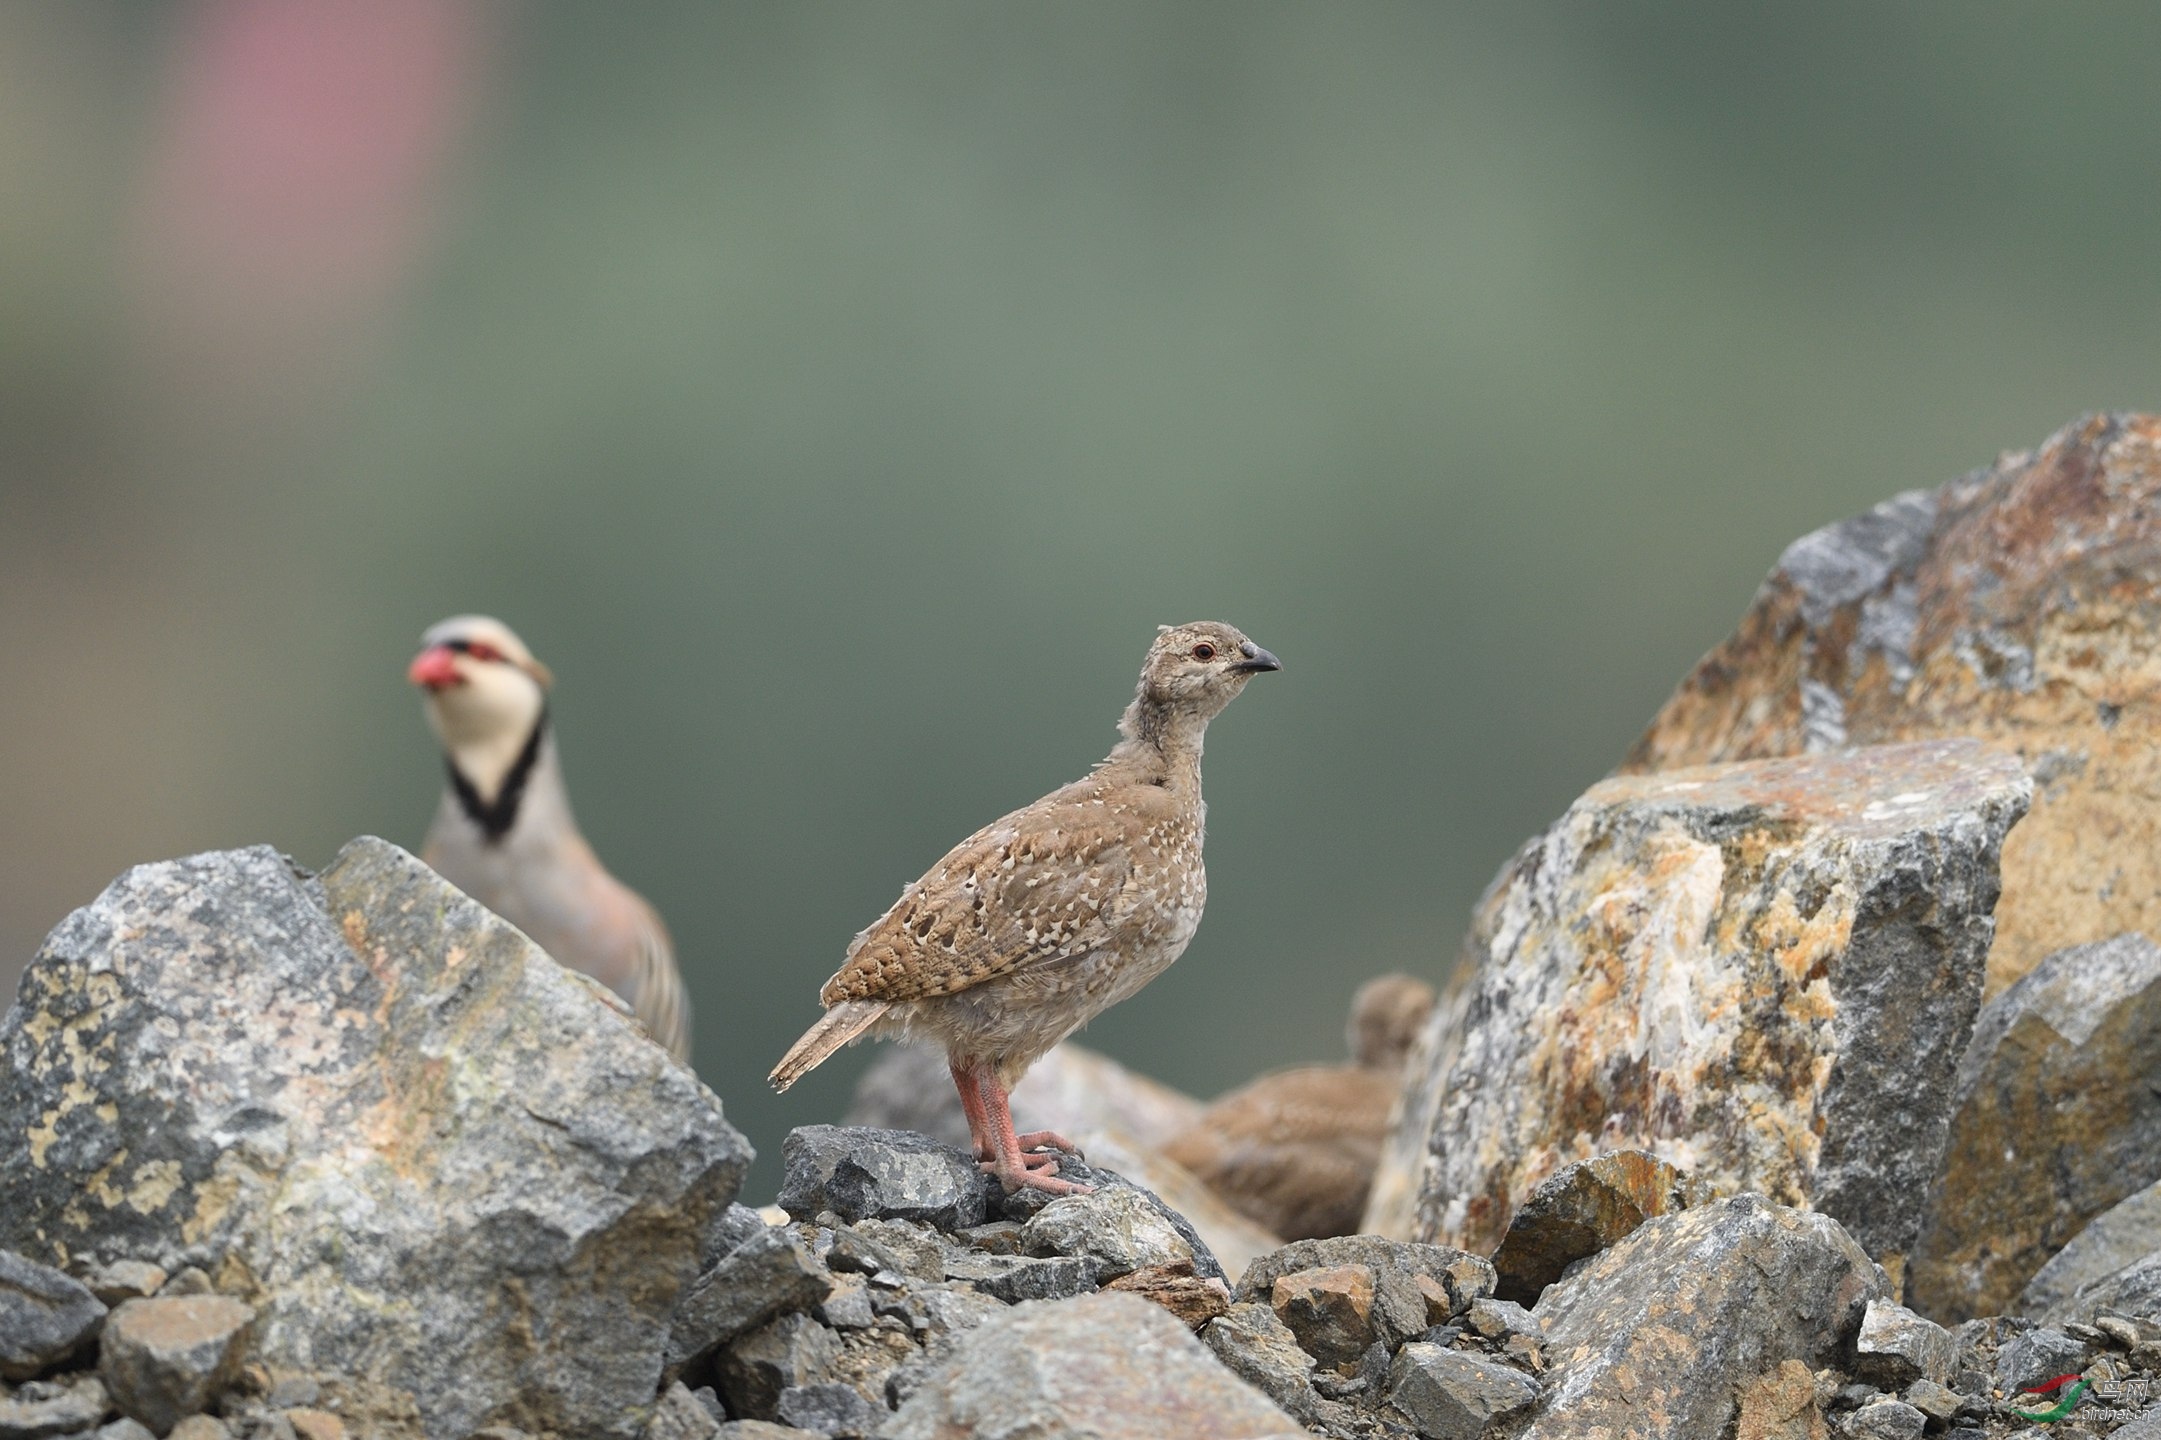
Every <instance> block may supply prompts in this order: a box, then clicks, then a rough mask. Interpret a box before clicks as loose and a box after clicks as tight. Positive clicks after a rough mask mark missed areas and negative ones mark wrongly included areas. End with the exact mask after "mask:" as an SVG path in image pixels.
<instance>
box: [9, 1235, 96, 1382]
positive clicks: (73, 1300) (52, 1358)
mask: <svg viewBox="0 0 2161 1440" xmlns="http://www.w3.org/2000/svg"><path fill="white" fill-rule="evenodd" d="M104 1318H105V1305H104V1303H103V1302H102V1301H100V1300H99V1299H98V1297H97V1296H96V1295H95V1294H93V1293H91V1290H90V1287H89V1286H87V1285H84V1284H83V1283H82V1282H81V1281H79V1280H76V1279H73V1278H71V1277H69V1276H67V1275H63V1274H61V1273H60V1272H59V1271H58V1270H55V1269H53V1268H52V1267H51V1266H50V1265H40V1264H38V1263H37V1262H36V1261H34V1260H26V1259H24V1258H23V1257H22V1256H20V1255H17V1254H16V1253H15V1252H13V1251H12V1250H0V1380H28V1379H30V1378H31V1377H32V1376H35V1375H39V1374H42V1373H44V1371H45V1370H47V1369H48V1368H50V1367H51V1366H53V1365H54V1364H56V1363H58V1362H59V1361H61V1360H65V1359H66V1358H67V1357H68V1356H69V1355H71V1354H73V1353H74V1352H75V1350H76V1349H77V1348H79V1347H80V1346H81V1345H82V1343H83V1342H84V1341H85V1340H87V1339H89V1338H90V1336H91V1335H92V1334H94V1333H95V1332H96V1330H97V1328H98V1324H99V1322H100V1321H102V1320H103V1319H104Z"/></svg>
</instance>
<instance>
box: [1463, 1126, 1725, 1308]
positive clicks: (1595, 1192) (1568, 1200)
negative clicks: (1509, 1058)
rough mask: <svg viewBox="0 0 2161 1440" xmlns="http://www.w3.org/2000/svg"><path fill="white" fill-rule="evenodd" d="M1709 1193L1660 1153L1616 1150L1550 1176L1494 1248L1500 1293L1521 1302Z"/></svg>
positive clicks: (1529, 1301)
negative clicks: (1571, 1268) (1570, 1269)
mask: <svg viewBox="0 0 2161 1440" xmlns="http://www.w3.org/2000/svg"><path fill="white" fill-rule="evenodd" d="M1709 1198H1710V1193H1709V1191H1708V1190H1707V1189H1706V1188H1705V1187H1703V1186H1700V1185H1698V1184H1697V1183H1696V1182H1695V1181H1694V1180H1692V1179H1691V1178H1690V1177H1688V1176H1687V1175H1684V1174H1683V1173H1681V1172H1680V1171H1679V1170H1676V1169H1674V1168H1673V1167H1672V1166H1671V1165H1668V1164H1667V1163H1666V1162H1665V1161H1663V1160H1661V1159H1659V1158H1658V1157H1657V1156H1656V1155H1651V1154H1647V1153H1645V1152H1644V1151H1641V1150H1615V1151H1611V1152H1609V1153H1607V1154H1604V1155H1600V1156H1598V1157H1596V1158H1595V1159H1591V1160H1581V1161H1578V1162H1577V1163H1575V1164H1573V1165H1570V1166H1568V1167H1567V1168H1565V1169H1563V1170H1561V1171H1560V1172H1559V1173H1557V1174H1555V1175H1553V1176H1551V1177H1549V1178H1548V1179H1547V1180H1546V1181H1545V1182H1544V1183H1543V1184H1541V1185H1540V1186H1539V1187H1538V1188H1537V1189H1536V1190H1533V1191H1532V1192H1531V1197H1530V1198H1529V1199H1528V1200H1526V1201H1524V1202H1523V1205H1522V1207H1521V1208H1519V1209H1518V1210H1517V1211H1516V1213H1515V1215H1514V1216H1512V1217H1511V1218H1510V1219H1509V1222H1508V1233H1507V1234H1506V1235H1505V1236H1503V1237H1502V1238H1501V1248H1500V1249H1498V1250H1496V1251H1494V1252H1493V1268H1494V1270H1495V1271H1496V1272H1497V1273H1498V1275H1499V1276H1500V1283H1499V1284H1498V1285H1496V1286H1495V1287H1494V1291H1493V1293H1494V1294H1495V1295H1497V1296H1499V1297H1500V1298H1501V1299H1503V1300H1513V1301H1515V1302H1517V1303H1518V1304H1521V1305H1530V1304H1535V1303H1536V1302H1537V1300H1538V1296H1539V1292H1540V1291H1542V1290H1544V1289H1545V1288H1546V1287H1547V1286H1548V1285H1551V1284H1552V1283H1553V1282H1554V1281H1556V1280H1558V1279H1560V1278H1561V1272H1562V1271H1563V1270H1566V1269H1567V1268H1568V1267H1569V1266H1570V1265H1571V1264H1573V1263H1575V1262H1576V1261H1578V1260H1581V1259H1583V1258H1584V1257H1585V1256H1586V1255H1596V1254H1597V1253H1598V1252H1599V1251H1601V1250H1603V1249H1605V1248H1606V1247H1607V1246H1608V1245H1611V1244H1612V1243H1613V1242H1614V1241H1616V1240H1618V1239H1620V1238H1621V1237H1622V1236H1623V1235H1626V1234H1628V1233H1629V1232H1630V1231H1631V1230H1634V1229H1635V1228H1636V1227H1637V1226H1638V1225H1641V1224H1642V1223H1643V1222H1644V1221H1646V1220H1648V1219H1650V1218H1652V1217H1653V1216H1655V1215H1664V1214H1668V1213H1670V1212H1671V1211H1675V1210H1685V1209H1687V1208H1688V1207H1689V1206H1691V1205H1694V1204H1697V1203H1698V1202H1700V1201H1702V1200H1707V1199H1709Z"/></svg>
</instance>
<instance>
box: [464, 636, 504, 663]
mask: <svg viewBox="0 0 2161 1440" xmlns="http://www.w3.org/2000/svg"><path fill="white" fill-rule="evenodd" d="M465 653H466V654H468V655H470V656H472V657H473V658H474V659H475V660H500V659H502V658H503V652H502V651H500V650H498V649H496V648H495V647H494V646H493V645H490V644H488V643H487V642H486V641H485V640H475V641H472V642H471V643H469V644H468V645H467V646H466V647H465Z"/></svg>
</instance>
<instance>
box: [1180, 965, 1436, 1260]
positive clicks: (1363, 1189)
mask: <svg viewBox="0 0 2161 1440" xmlns="http://www.w3.org/2000/svg"><path fill="white" fill-rule="evenodd" d="M1433 1002H1434V996H1433V987H1432V986H1430V985H1427V984H1425V983H1424V982H1423V981H1420V980H1414V979H1412V978H1411V977H1410V976H1408V975H1383V976H1381V977H1379V978H1378V979H1375V980H1369V981H1367V982H1366V983H1365V984H1364V985H1362V986H1360V987H1359V990H1358V994H1357V996H1356V997H1355V998H1354V999H1353V1000H1352V1001H1351V1022H1350V1026H1349V1029H1348V1034H1347V1038H1348V1039H1349V1041H1350V1048H1351V1063H1350V1064H1349V1065H1307V1066H1301V1067H1299V1068H1297V1069H1295V1070H1279V1071H1277V1072H1276V1073H1274V1074H1272V1075H1263V1076H1261V1077H1260V1078H1258V1079H1256V1080H1253V1081H1251V1082H1249V1083H1247V1084H1245V1085H1241V1086H1240V1087H1239V1088H1237V1089H1236V1090H1233V1091H1231V1092H1230V1093H1229V1094H1228V1095H1225V1096H1223V1097H1222V1098H1220V1099H1218V1100H1216V1101H1214V1102H1213V1103H1212V1104H1210V1105H1209V1106H1208V1107H1207V1108H1206V1109H1204V1110H1203V1111H1201V1113H1200V1114H1199V1115H1198V1116H1196V1117H1195V1118H1194V1120H1193V1122H1192V1123H1191V1124H1190V1125H1188V1126H1187V1127H1186V1128H1185V1129H1184V1130H1183V1131H1181V1132H1180V1133H1179V1134H1177V1135H1174V1136H1172V1137H1171V1139H1170V1140H1169V1141H1168V1142H1166V1143H1165V1144H1164V1146H1163V1153H1164V1155H1165V1156H1167V1157H1169V1158H1170V1159H1172V1160H1174V1161H1176V1162H1177V1163H1178V1164H1180V1165H1183V1166H1184V1167H1185V1168H1186V1169H1188V1170H1190V1171H1192V1172H1193V1173H1194V1174H1195V1175H1197V1176H1199V1177H1200V1178H1201V1180H1202V1181H1203V1182H1204V1183H1206V1184H1207V1186H1208V1188H1209V1189H1211V1190H1213V1191H1215V1192H1216V1194H1217V1195H1218V1196H1220V1197H1221V1198H1222V1199H1223V1201H1224V1202H1225V1203H1226V1204H1228V1205H1229V1206H1230V1207H1231V1208H1232V1209H1233V1210H1236V1211H1238V1212H1239V1213H1240V1214H1241V1215H1244V1216H1245V1217H1246V1218H1247V1219H1249V1220H1252V1221H1255V1222H1257V1223H1259V1224H1261V1225H1264V1226H1266V1227H1267V1228H1268V1229H1270V1230H1273V1231H1275V1233H1276V1234H1278V1235H1281V1236H1282V1237H1283V1238H1284V1239H1285V1240H1312V1239H1318V1238H1320V1237H1322V1236H1327V1235H1348V1234H1351V1233H1352V1232H1354V1231H1355V1230H1357V1229H1358V1222H1359V1217H1360V1216H1361V1215H1363V1214H1364V1213H1365V1208H1366V1194H1367V1192H1368V1191H1369V1190H1371V1189H1372V1186H1373V1171H1374V1167H1375V1166H1377V1165H1378V1164H1379V1163H1380V1158H1381V1145H1382V1142H1383V1141H1385V1140H1386V1139H1387V1136H1388V1120H1389V1111H1390V1109H1391V1107H1392V1106H1394V1104H1395V1101H1396V1092H1397V1091H1398V1090H1400V1089H1401V1088H1402V1085H1403V1063H1404V1060H1405V1059H1406V1058H1407V1057H1408V1056H1409V1054H1410V1051H1411V1046H1412V1045H1413V1044H1414V1043H1415V1042H1416V1040H1417V1038H1418V1032H1419V1030H1420V1029H1421V1028H1422V1027H1423V1026H1424V1025H1425V1023H1426V1017H1427V1016H1429V1015H1431V1014H1432V1013H1433Z"/></svg>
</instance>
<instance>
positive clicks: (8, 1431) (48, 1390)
mask: <svg viewBox="0 0 2161 1440" xmlns="http://www.w3.org/2000/svg"><path fill="white" fill-rule="evenodd" d="M111 1413H112V1406H111V1404H110V1403H109V1402H108V1401H107V1399H106V1396H105V1387H104V1386H103V1385H102V1384H100V1383H99V1382H98V1379H97V1377H96V1376H94V1375H84V1376H81V1377H79V1378H78V1379H76V1380H74V1381H73V1382H72V1383H67V1384H60V1383H46V1382H38V1381H33V1382H31V1383H30V1384H28V1385H25V1386H23V1387H22V1388H21V1389H20V1390H18V1391H16V1392H15V1395H14V1396H13V1398H10V1399H0V1440H41V1437H43V1436H47V1435H73V1434H75V1433H77V1432H78V1431H83V1430H88V1429H89V1428H90V1427H91V1426H93V1425H95V1424H97V1423H98V1422H99V1421H100V1420H103V1419H104V1418H105V1417H106V1416H107V1415H109V1414H111Z"/></svg>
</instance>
